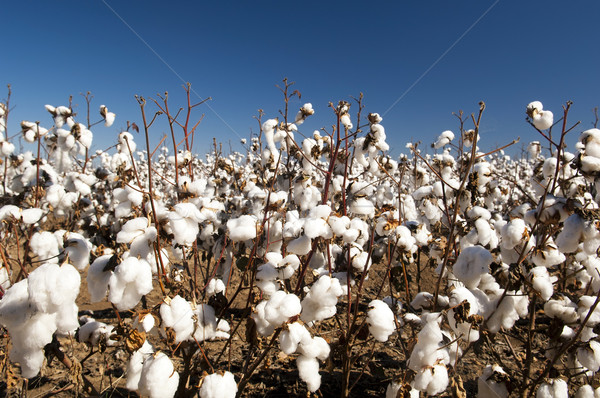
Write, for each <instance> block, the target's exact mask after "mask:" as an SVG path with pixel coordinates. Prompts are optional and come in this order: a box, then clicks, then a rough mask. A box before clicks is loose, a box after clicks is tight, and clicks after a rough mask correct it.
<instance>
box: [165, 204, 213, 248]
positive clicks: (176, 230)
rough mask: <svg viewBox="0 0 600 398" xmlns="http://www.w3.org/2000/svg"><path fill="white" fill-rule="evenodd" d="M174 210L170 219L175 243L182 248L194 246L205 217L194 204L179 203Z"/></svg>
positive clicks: (170, 214)
mask: <svg viewBox="0 0 600 398" xmlns="http://www.w3.org/2000/svg"><path fill="white" fill-rule="evenodd" d="M173 210H174V211H172V212H170V213H169V216H168V217H169V224H170V226H171V230H172V231H173V235H174V238H175V242H177V243H178V244H180V245H182V246H191V245H193V244H194V242H195V241H196V237H197V235H198V232H199V231H200V227H199V225H198V224H200V223H201V222H203V221H204V220H205V217H204V216H203V215H202V213H201V212H200V210H199V209H198V208H197V207H196V205H194V204H193V203H177V204H176V205H175V206H174V207H173Z"/></svg>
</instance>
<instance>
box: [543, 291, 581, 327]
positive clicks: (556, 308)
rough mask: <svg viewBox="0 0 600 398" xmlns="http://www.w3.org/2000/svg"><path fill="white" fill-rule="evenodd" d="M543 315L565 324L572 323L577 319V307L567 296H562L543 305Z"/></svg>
mask: <svg viewBox="0 0 600 398" xmlns="http://www.w3.org/2000/svg"><path fill="white" fill-rule="evenodd" d="M544 313H545V314H546V315H548V316H549V317H551V318H558V319H561V320H562V321H563V322H565V323H574V322H577V320H578V319H579V315H578V314H577V305H576V304H575V303H573V302H572V301H571V300H570V299H569V298H568V297H567V296H562V295H561V296H560V297H559V298H558V299H556V300H555V299H552V300H548V301H547V302H546V303H545V304H544Z"/></svg>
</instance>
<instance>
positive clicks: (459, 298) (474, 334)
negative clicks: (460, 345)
mask: <svg viewBox="0 0 600 398" xmlns="http://www.w3.org/2000/svg"><path fill="white" fill-rule="evenodd" d="M465 301H466V303H465ZM463 303H464V304H463ZM449 304H450V309H449V310H448V323H449V324H450V327H451V328H452V330H453V331H454V333H455V334H456V335H457V336H462V339H463V340H465V341H468V342H475V341H477V340H479V328H478V327H474V325H473V324H472V322H471V321H470V317H471V316H473V315H483V313H484V308H483V307H482V305H480V303H479V300H478V299H477V297H475V295H474V294H473V293H472V292H471V291H470V290H469V289H467V288H465V287H456V288H454V289H453V290H452V292H451V293H450V303H449ZM459 305H460V306H461V312H458V311H457V309H456V307H458V306H459ZM467 309H468V311H465V310H467ZM464 312H466V313H464Z"/></svg>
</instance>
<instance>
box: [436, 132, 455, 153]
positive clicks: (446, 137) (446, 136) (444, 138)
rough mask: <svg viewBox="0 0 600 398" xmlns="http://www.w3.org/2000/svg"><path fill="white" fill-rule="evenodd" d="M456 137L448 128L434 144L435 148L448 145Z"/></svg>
mask: <svg viewBox="0 0 600 398" xmlns="http://www.w3.org/2000/svg"><path fill="white" fill-rule="evenodd" d="M453 139H454V133H453V132H452V131H450V130H446V131H444V132H442V134H440V136H439V137H438V139H437V141H436V142H435V143H434V144H433V147H434V148H435V149H439V148H441V147H443V146H445V145H448V144H449V143H450V142H451V141H452V140H453Z"/></svg>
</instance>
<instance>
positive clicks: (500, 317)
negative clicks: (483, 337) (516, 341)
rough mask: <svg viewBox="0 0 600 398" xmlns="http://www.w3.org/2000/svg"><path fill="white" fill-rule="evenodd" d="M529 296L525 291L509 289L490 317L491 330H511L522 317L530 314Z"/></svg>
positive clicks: (494, 331)
mask: <svg viewBox="0 0 600 398" xmlns="http://www.w3.org/2000/svg"><path fill="white" fill-rule="evenodd" d="M528 305H529V298H528V296H527V295H525V294H523V292H521V291H520V290H519V291H516V292H515V291H509V292H507V294H506V296H505V297H504V299H503V300H502V302H501V303H500V304H499V305H498V307H497V308H496V311H495V312H494V313H493V315H492V316H491V317H490V318H489V319H488V328H489V330H490V332H492V333H497V332H498V331H499V330H500V328H501V327H502V328H504V329H506V330H509V329H510V328H512V327H513V326H514V324H515V322H516V321H517V320H518V319H519V318H520V317H524V316H527V314H528Z"/></svg>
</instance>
